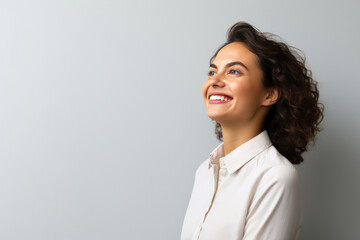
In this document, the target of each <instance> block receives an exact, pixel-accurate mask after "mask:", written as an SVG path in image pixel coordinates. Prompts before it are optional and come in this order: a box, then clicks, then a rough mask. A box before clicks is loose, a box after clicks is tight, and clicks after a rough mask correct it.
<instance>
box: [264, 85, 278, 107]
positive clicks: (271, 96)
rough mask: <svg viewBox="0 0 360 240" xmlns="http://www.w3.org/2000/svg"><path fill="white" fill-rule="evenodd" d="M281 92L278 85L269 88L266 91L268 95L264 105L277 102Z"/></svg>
mask: <svg viewBox="0 0 360 240" xmlns="http://www.w3.org/2000/svg"><path fill="white" fill-rule="evenodd" d="M280 95H281V92H280V90H279V88H277V87H271V88H269V89H268V91H267V92H266V95H265V97H264V100H263V103H262V105H263V106H271V105H273V104H275V103H276V102H277V101H278V100H279V98H280Z"/></svg>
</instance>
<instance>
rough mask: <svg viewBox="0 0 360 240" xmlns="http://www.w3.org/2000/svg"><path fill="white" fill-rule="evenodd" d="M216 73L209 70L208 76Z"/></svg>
mask: <svg viewBox="0 0 360 240" xmlns="http://www.w3.org/2000/svg"><path fill="white" fill-rule="evenodd" d="M215 74H216V72H215V71H209V74H208V75H209V76H214V75H215Z"/></svg>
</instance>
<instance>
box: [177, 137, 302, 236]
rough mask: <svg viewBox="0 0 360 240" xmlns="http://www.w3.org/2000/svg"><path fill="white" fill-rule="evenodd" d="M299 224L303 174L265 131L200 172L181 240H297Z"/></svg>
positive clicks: (216, 155) (216, 156)
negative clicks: (276, 146)
mask: <svg viewBox="0 0 360 240" xmlns="http://www.w3.org/2000/svg"><path fill="white" fill-rule="evenodd" d="M301 224H302V200H301V182H300V177H299V174H298V172H297V170H296V168H295V167H294V166H293V165H292V164H291V163H290V162H289V160H288V159H286V158H285V157H284V156H283V155H281V154H280V153H279V152H278V151H277V149H276V148H275V147H274V146H273V145H272V143H271V140H270V138H269V136H268V133H267V131H266V130H264V131H263V132H261V133H260V134H259V135H257V136H255V137H254V138H252V139H250V140H249V141H247V142H245V143H244V144H242V145H240V146H239V147H237V148H236V149H234V150H233V151H232V152H230V153H229V154H227V155H226V156H224V149H223V143H221V144H220V145H219V146H218V147H217V148H215V150H214V151H213V152H212V153H211V154H210V158H209V159H207V160H206V161H204V162H203V163H202V164H201V165H200V166H199V167H198V169H197V170H196V174H195V182H194V187H193V190H192V195H191V198H190V202H189V205H188V208H187V211H186V215H185V219H184V222H183V227H182V233H181V240H240V239H242V240H261V239H264V240H293V239H297V238H298V235H299V232H300V227H301Z"/></svg>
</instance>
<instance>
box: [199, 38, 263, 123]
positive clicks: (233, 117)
mask: <svg viewBox="0 0 360 240" xmlns="http://www.w3.org/2000/svg"><path fill="white" fill-rule="evenodd" d="M257 61H258V59H257V56H256V55H255V54H254V53H252V52H250V51H249V50H248V49H247V48H246V46H245V45H244V44H243V43H241V42H233V43H230V44H228V45H226V46H225V47H223V48H222V49H221V50H220V51H219V52H218V54H217V56H216V58H215V59H214V61H213V62H212V64H211V65H210V68H209V76H208V80H207V81H206V82H205V83H204V85H203V87H202V94H203V97H204V101H205V105H206V110H207V115H208V116H209V117H210V118H211V119H213V120H216V121H217V122H219V123H220V124H221V123H226V122H236V123H237V124H240V123H242V122H249V121H251V120H252V119H253V118H254V117H255V116H257V113H258V112H259V111H260V109H261V108H263V107H262V106H263V103H264V99H265V98H266V93H267V91H268V89H266V88H265V87H264V86H263V84H262V76H263V74H262V70H261V69H260V67H259V66H258V63H257Z"/></svg>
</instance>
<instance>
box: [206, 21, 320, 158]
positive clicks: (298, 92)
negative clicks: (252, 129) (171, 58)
mask: <svg viewBox="0 0 360 240" xmlns="http://www.w3.org/2000/svg"><path fill="white" fill-rule="evenodd" d="M276 37H278V36H277V35H274V34H271V33H266V32H264V33H263V32H260V31H259V30H258V29H256V28H255V27H253V26H251V25H250V24H248V23H246V22H238V23H236V24H234V25H233V26H232V27H231V28H230V29H229V30H228V34H227V42H226V43H225V44H223V45H222V46H221V47H220V48H219V49H218V50H217V51H216V53H215V54H214V56H212V57H211V59H210V63H212V62H213V60H214V59H215V57H216V56H217V54H218V52H219V51H220V50H221V49H222V48H223V47H225V46H226V45H228V44H230V43H232V42H241V43H244V44H245V46H246V47H247V48H248V49H249V50H250V51H251V52H253V53H254V54H255V55H256V56H257V58H258V64H259V66H260V68H261V69H262V71H263V79H262V83H263V85H264V86H265V87H277V88H278V89H279V91H280V98H279V100H278V101H277V102H276V103H275V104H274V105H272V106H271V108H270V110H269V112H268V114H267V115H266V117H265V121H264V126H263V128H264V129H266V130H267V132H268V134H269V137H270V139H271V141H272V143H273V145H274V146H275V148H276V149H277V150H278V151H279V152H280V153H281V154H282V155H283V156H285V157H286V158H287V159H288V160H289V161H290V162H291V163H293V164H299V163H301V162H302V161H304V159H303V158H302V156H301V154H302V153H303V152H305V151H307V150H308V146H309V143H312V145H313V144H314V143H315V136H316V134H317V133H318V132H319V131H321V130H322V128H320V127H319V125H320V122H321V121H322V120H323V118H324V115H323V111H324V105H323V104H322V103H319V102H318V99H319V91H318V88H317V82H316V81H315V80H314V79H313V78H312V72H311V70H309V69H308V68H306V66H305V60H306V58H305V56H304V57H303V56H302V55H303V54H302V55H300V54H299V53H298V52H301V51H300V50H299V49H297V48H295V47H292V46H289V45H287V44H286V43H284V42H281V41H279V40H275V38H276ZM301 53H302V52H301ZM215 133H216V135H217V139H218V140H220V141H222V140H223V135H222V129H221V125H220V124H219V123H218V122H216V126H215Z"/></svg>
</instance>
